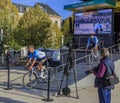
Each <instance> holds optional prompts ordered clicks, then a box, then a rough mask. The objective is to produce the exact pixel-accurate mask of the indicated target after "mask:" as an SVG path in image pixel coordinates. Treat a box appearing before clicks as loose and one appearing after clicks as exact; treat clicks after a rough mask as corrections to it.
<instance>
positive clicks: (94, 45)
mask: <svg viewBox="0 0 120 103" xmlns="http://www.w3.org/2000/svg"><path fill="white" fill-rule="evenodd" d="M98 46H99V40H98V38H97V37H96V36H95V35H93V34H91V35H90V37H89V38H88V42H87V48H86V50H88V49H91V50H92V55H93V57H94V59H95V60H97V57H98V56H99V53H98Z"/></svg>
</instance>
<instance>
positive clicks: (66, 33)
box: [62, 16, 73, 45]
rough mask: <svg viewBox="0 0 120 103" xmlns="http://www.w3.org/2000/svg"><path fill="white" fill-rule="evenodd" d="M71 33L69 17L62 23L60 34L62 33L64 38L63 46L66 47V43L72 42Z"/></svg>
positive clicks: (71, 24) (71, 20)
mask: <svg viewBox="0 0 120 103" xmlns="http://www.w3.org/2000/svg"><path fill="white" fill-rule="evenodd" d="M70 18H71V19H70ZM70 22H71V23H70ZM70 26H71V27H70ZM70 29H72V30H70ZM71 31H73V16H72V17H69V18H67V19H65V20H64V21H63V26H62V32H63V36H64V44H65V45H66V43H68V42H71V41H72V36H73V33H72V32H71Z"/></svg>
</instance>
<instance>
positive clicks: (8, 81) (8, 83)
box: [4, 54, 12, 90]
mask: <svg viewBox="0 0 120 103" xmlns="http://www.w3.org/2000/svg"><path fill="white" fill-rule="evenodd" d="M9 58H10V56H9V54H7V57H6V62H7V63H6V69H7V70H8V80H7V88H4V90H11V89H12V88H11V87H10V67H9Z"/></svg>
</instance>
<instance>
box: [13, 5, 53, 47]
mask: <svg viewBox="0 0 120 103" xmlns="http://www.w3.org/2000/svg"><path fill="white" fill-rule="evenodd" d="M50 24H51V20H50V19H49V17H48V15H47V14H46V13H45V12H44V11H43V10H41V7H40V6H39V5H36V6H35V7H34V8H30V9H29V11H28V12H26V13H24V15H23V16H22V17H21V19H20V21H19V24H18V26H17V28H16V30H15V34H14V38H15V41H16V42H17V43H18V44H19V45H21V46H28V45H30V44H33V45H35V46H36V47H37V46H39V47H40V46H43V43H44V42H45V41H47V40H46V39H47V38H49V37H50V34H49V29H50Z"/></svg>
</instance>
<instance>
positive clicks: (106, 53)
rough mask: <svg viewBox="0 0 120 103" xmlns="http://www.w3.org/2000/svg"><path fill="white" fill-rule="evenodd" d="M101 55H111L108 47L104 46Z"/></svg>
mask: <svg viewBox="0 0 120 103" xmlns="http://www.w3.org/2000/svg"><path fill="white" fill-rule="evenodd" d="M100 55H101V56H103V57H105V56H109V50H108V49H107V48H102V49H101V51H100Z"/></svg>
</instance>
